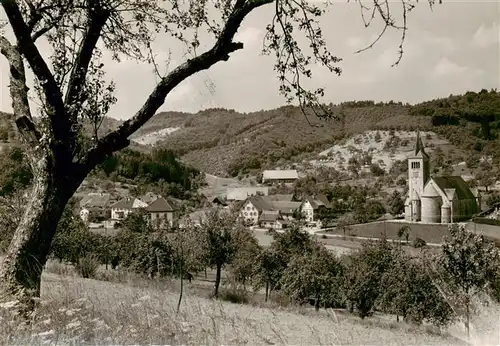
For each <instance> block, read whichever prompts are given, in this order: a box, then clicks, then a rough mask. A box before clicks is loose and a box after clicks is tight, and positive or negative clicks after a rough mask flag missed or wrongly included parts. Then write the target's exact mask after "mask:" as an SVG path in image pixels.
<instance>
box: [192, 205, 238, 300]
mask: <svg viewBox="0 0 500 346" xmlns="http://www.w3.org/2000/svg"><path fill="white" fill-rule="evenodd" d="M202 228H203V232H204V237H205V238H206V239H205V241H204V244H205V246H206V256H207V257H206V259H207V264H208V265H209V266H210V267H215V270H216V273H215V285H214V293H213V296H214V297H215V298H218V296H219V286H220V281H221V275H222V267H224V266H225V265H227V264H230V263H231V262H232V261H233V259H234V257H235V254H236V252H237V250H238V248H237V245H236V241H235V239H236V237H237V236H236V233H237V232H241V231H243V229H244V226H243V225H242V224H240V223H239V221H238V214H237V213H235V212H230V211H227V210H222V209H216V210H213V211H211V212H209V213H208V215H207V219H206V221H205V222H204V223H203V225H202Z"/></svg>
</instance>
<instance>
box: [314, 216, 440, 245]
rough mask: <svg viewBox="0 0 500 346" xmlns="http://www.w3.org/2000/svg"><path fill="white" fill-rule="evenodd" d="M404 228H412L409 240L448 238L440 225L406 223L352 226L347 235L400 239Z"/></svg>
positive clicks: (337, 231) (428, 241) (336, 231)
mask: <svg viewBox="0 0 500 346" xmlns="http://www.w3.org/2000/svg"><path fill="white" fill-rule="evenodd" d="M403 226H409V227H410V237H409V240H410V241H412V240H414V239H415V238H420V239H423V240H425V241H426V242H427V243H438V244H439V243H441V242H442V240H443V237H445V236H448V235H449V232H448V226H447V225H439V224H421V223H406V222H390V221H386V222H372V223H366V224H359V225H352V226H351V230H350V231H347V232H346V235H351V236H358V237H368V238H380V237H382V236H384V235H385V236H386V237H387V238H388V239H399V238H398V230H399V229H400V228H401V227H403ZM322 233H326V234H339V235H343V234H344V232H343V231H342V230H341V229H332V230H329V231H327V232H320V233H319V234H322Z"/></svg>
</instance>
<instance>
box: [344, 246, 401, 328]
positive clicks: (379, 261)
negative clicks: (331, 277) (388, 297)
mask: <svg viewBox="0 0 500 346" xmlns="http://www.w3.org/2000/svg"><path fill="white" fill-rule="evenodd" d="M345 260H346V269H345V271H344V273H345V274H344V280H343V288H344V289H343V292H344V299H345V300H346V301H347V303H348V305H349V308H350V311H351V312H353V311H354V308H356V311H357V313H358V315H359V316H360V317H361V318H365V317H367V316H370V315H371V314H372V313H373V309H374V307H375V303H376V302H377V299H378V298H379V295H380V293H381V286H380V284H381V280H382V277H383V275H384V273H385V272H386V271H387V270H389V268H391V266H393V265H394V263H395V260H394V252H393V248H392V246H391V245H390V244H389V243H388V242H387V241H386V240H385V239H383V240H381V241H379V242H377V243H374V244H373V243H364V244H363V248H362V249H361V250H359V251H358V252H356V253H354V254H353V255H351V256H348V257H347V258H345Z"/></svg>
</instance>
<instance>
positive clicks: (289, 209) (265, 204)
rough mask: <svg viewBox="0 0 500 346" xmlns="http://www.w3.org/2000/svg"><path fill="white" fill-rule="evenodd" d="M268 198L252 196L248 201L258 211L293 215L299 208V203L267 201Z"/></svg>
mask: <svg viewBox="0 0 500 346" xmlns="http://www.w3.org/2000/svg"><path fill="white" fill-rule="evenodd" d="M266 197H269V196H252V197H250V198H249V199H248V201H249V202H251V203H252V204H253V206H254V207H255V208H257V210H258V211H260V212H262V211H280V212H281V213H286V214H288V213H293V212H294V211H295V210H297V209H299V208H300V205H301V204H302V203H301V202H292V201H289V200H276V201H273V200H267V199H266Z"/></svg>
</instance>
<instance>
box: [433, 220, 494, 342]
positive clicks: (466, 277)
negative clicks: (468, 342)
mask: <svg viewBox="0 0 500 346" xmlns="http://www.w3.org/2000/svg"><path fill="white" fill-rule="evenodd" d="M449 232H450V234H451V239H448V240H447V241H446V242H445V243H444V244H443V246H442V252H441V257H440V261H439V263H440V264H441V266H442V268H443V270H444V272H445V273H446V274H447V275H446V282H447V283H449V284H450V286H451V289H452V292H454V293H455V294H457V295H458V298H462V299H461V300H463V304H464V306H465V329H466V330H467V336H469V337H470V328H469V327H470V326H469V323H470V309H471V298H472V297H473V296H474V295H475V294H478V293H481V292H485V291H486V289H487V285H488V283H489V282H488V279H489V278H490V277H492V273H494V272H495V271H496V267H497V266H498V265H499V263H500V262H499V261H500V256H499V252H498V249H497V248H496V247H495V246H494V244H493V243H492V242H490V241H487V240H486V239H485V238H484V236H483V235H482V234H475V233H472V232H470V231H468V230H466V229H465V226H463V225H460V226H458V225H456V224H454V225H452V226H450V227H449Z"/></svg>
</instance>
